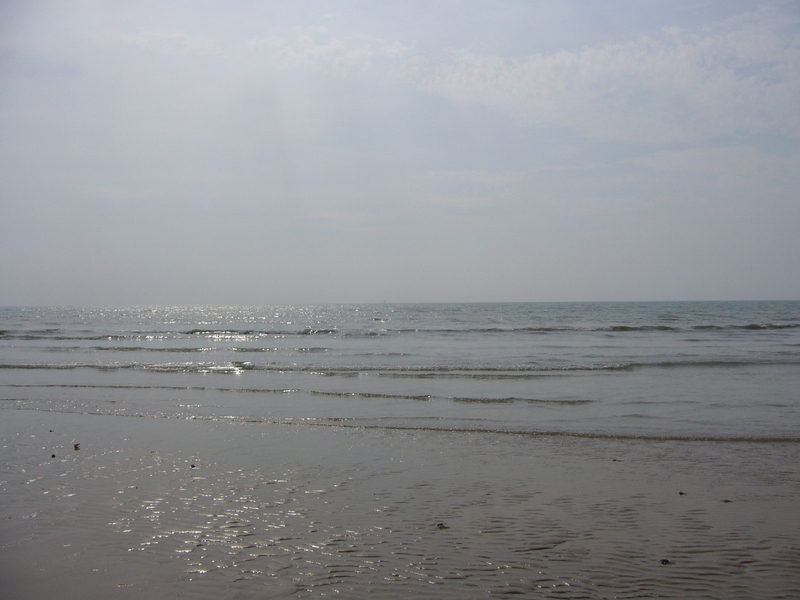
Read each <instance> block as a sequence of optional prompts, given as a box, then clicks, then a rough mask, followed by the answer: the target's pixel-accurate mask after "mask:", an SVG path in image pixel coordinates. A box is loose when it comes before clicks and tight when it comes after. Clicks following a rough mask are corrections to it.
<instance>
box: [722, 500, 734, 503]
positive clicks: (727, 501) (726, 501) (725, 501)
mask: <svg viewBox="0 0 800 600" xmlns="http://www.w3.org/2000/svg"><path fill="white" fill-rule="evenodd" d="M723 502H724V503H725V504H728V503H729V502H733V500H723Z"/></svg>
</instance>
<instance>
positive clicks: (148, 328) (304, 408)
mask: <svg viewBox="0 0 800 600" xmlns="http://www.w3.org/2000/svg"><path fill="white" fill-rule="evenodd" d="M0 372H2V375H3V378H2V385H0V394H3V398H2V400H3V403H4V404H5V405H8V406H17V407H23V406H24V407H29V408H46V409H56V410H66V411H73V412H99V413H104V414H145V415H154V416H155V415H168V416H183V417H193V416H195V417H204V418H208V417H211V418H219V419H222V418H234V419H245V420H265V421H291V420H315V421H318V422H337V423H342V422H344V421H347V422H349V423H351V424H355V425H370V426H384V425H385V426H398V427H426V428H427V427H439V428H456V429H464V428H469V429H481V430H501V431H509V430H511V431H528V432H537V433H546V432H553V433H565V432H566V433H575V434H590V435H609V436H614V435H624V436H645V437H656V438H657V437H661V438H665V437H676V438H684V437H704V438H748V437H755V438H787V439H788V438H791V439H798V438H797V432H798V431H799V430H800V410H799V409H800V393H798V390H800V302H716V303H715V302H697V303H680V302H676V303H567V304H453V305H349V306H318V307H314V306H310V307H262V308H129V309H63V308H60V309H59V308H53V309H0Z"/></svg>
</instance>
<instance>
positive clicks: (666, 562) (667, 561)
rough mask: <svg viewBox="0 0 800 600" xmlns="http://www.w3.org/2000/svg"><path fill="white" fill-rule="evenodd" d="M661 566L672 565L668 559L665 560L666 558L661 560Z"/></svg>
mask: <svg viewBox="0 0 800 600" xmlns="http://www.w3.org/2000/svg"><path fill="white" fill-rule="evenodd" d="M661 564H662V565H671V564H672V561H670V560H669V559H667V558H662V559H661Z"/></svg>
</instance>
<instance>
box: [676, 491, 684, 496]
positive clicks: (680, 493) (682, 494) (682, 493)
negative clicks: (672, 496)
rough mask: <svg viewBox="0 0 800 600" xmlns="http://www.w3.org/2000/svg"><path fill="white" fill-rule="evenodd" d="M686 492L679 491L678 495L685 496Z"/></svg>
mask: <svg viewBox="0 0 800 600" xmlns="http://www.w3.org/2000/svg"><path fill="white" fill-rule="evenodd" d="M685 495H686V492H678V496H685Z"/></svg>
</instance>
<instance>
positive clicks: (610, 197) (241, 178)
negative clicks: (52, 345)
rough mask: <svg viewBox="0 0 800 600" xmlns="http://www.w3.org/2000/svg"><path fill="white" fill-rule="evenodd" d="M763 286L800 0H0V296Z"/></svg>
mask: <svg viewBox="0 0 800 600" xmlns="http://www.w3.org/2000/svg"><path fill="white" fill-rule="evenodd" d="M782 299H783V300H790V299H800V3H799V2H797V1H776V2H757V1H753V0H748V1H739V0H725V1H716V0H709V1H705V0H696V1H690V0H637V1H628V0H596V1H588V0H559V1H555V0H552V1H551V0H527V1H517V0H491V1H481V0H474V1H473V0H462V1H456V0H419V1H418V0H398V1H395V2H384V1H377V0H351V1H346V0H327V1H325V0H292V1H269V0H262V1H255V0H227V1H224V2H223V1H213V0H192V1H189V0H185V1H180V0H157V1H156V0H116V1H115V2H105V1H100V0H96V1H93V0H67V1H62V0H4V1H3V2H2V3H0V305H5V306H9V305H14V306H19V305H86V306H107V305H114V306H128V305H207V304H209V305H210V304H221V305H247V306H253V305H269V304H315V303H350V302H384V301H386V302H503V301H508V302H519V301H607V300H782Z"/></svg>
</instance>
